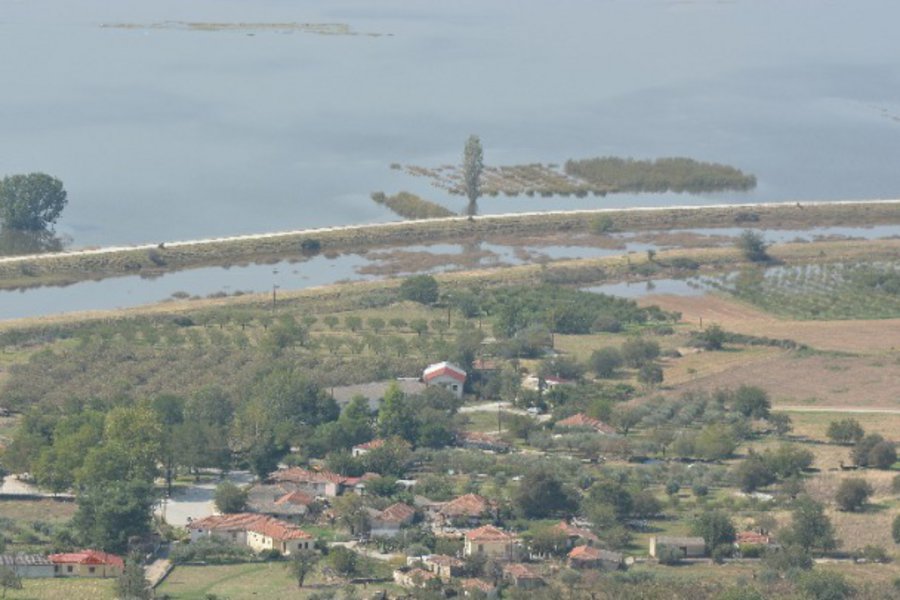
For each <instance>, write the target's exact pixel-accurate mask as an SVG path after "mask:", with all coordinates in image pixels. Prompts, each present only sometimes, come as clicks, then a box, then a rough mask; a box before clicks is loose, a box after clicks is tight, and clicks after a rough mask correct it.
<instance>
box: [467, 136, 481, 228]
mask: <svg viewBox="0 0 900 600" xmlns="http://www.w3.org/2000/svg"><path fill="white" fill-rule="evenodd" d="M483 170H484V152H483V151H482V149H481V140H480V139H478V136H477V135H470V136H469V139H468V140H466V148H465V150H464V151H463V178H464V179H465V184H466V197H467V198H468V199H469V205H468V206H467V207H466V214H467V215H469V220H470V221H472V220H474V218H475V215H476V214H477V213H478V197H479V196H480V195H481V171H483Z"/></svg>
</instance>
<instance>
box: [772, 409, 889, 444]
mask: <svg viewBox="0 0 900 600" xmlns="http://www.w3.org/2000/svg"><path fill="white" fill-rule="evenodd" d="M784 412H787V414H788V415H789V416H790V417H791V421H792V422H793V425H794V430H793V432H792V433H793V434H794V435H799V436H804V437H808V438H811V439H816V440H822V441H827V440H828V436H827V435H826V432H827V431H828V425H829V424H831V422H832V421H838V420H840V419H846V418H852V419H856V420H857V421H859V424H860V425H861V426H862V428H863V429H864V430H865V431H866V432H867V433H877V434H879V435H882V436H884V437H886V438H891V437H898V431H900V415H885V414H880V413H854V414H849V415H848V414H847V413H842V412H840V411H836V412H798V411H791V410H787V411H784Z"/></svg>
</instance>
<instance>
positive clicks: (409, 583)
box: [394, 567, 437, 588]
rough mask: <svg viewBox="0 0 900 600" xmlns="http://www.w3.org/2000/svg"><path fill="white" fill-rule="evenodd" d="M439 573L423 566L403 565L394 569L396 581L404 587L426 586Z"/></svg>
mask: <svg viewBox="0 0 900 600" xmlns="http://www.w3.org/2000/svg"><path fill="white" fill-rule="evenodd" d="M432 579H437V575H435V574H434V573H432V572H430V571H426V570H425V569H423V568H421V567H412V568H409V567H401V568H399V569H396V570H395V571H394V583H396V584H397V585H399V586H400V587H404V588H424V587H425V586H427V585H428V582H429V581H431V580H432Z"/></svg>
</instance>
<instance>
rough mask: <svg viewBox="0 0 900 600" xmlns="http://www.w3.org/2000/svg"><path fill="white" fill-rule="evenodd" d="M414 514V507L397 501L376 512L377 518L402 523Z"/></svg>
mask: <svg viewBox="0 0 900 600" xmlns="http://www.w3.org/2000/svg"><path fill="white" fill-rule="evenodd" d="M415 514H416V509H414V508H413V507H412V506H409V505H408V504H403V503H402V502H397V503H396V504H391V505H390V506H388V507H387V508H386V509H384V510H383V511H381V512H380V513H378V520H379V521H387V522H389V523H403V522H405V521H409V520H410V519H412V518H413V516H414V515H415Z"/></svg>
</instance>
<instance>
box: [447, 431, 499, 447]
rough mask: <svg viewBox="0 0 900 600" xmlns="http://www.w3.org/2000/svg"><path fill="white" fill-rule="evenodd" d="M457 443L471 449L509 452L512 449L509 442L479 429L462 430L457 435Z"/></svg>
mask: <svg viewBox="0 0 900 600" xmlns="http://www.w3.org/2000/svg"><path fill="white" fill-rule="evenodd" d="M456 443H457V444H458V445H459V446H461V447H463V448H467V449H469V450H487V451H488V452H509V450H510V445H509V444H508V443H507V442H504V441H503V440H501V439H499V438H497V437H495V436H493V435H490V434H487V433H482V432H479V431H461V432H460V433H458V434H457V436H456Z"/></svg>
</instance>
